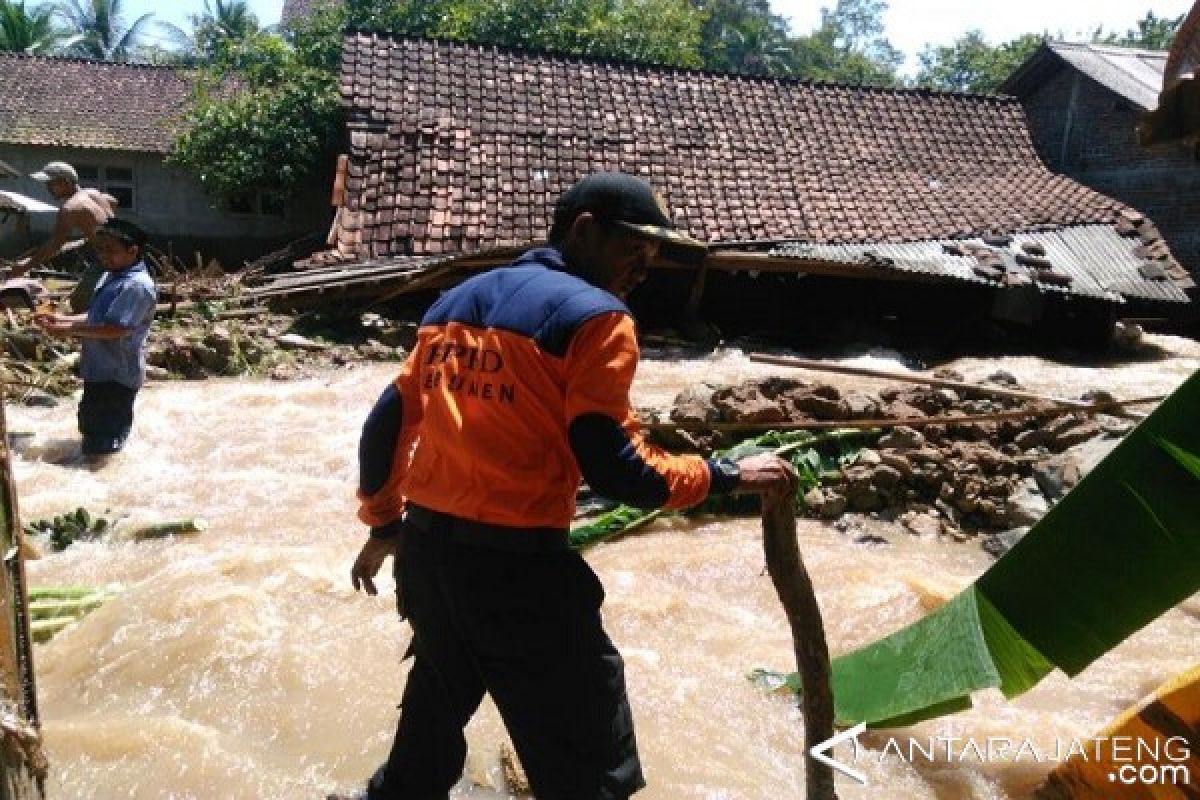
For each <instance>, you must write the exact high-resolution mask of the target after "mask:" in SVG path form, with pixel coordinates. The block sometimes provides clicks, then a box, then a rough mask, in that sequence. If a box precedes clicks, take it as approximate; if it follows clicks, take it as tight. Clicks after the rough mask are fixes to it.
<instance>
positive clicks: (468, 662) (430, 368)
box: [332, 173, 795, 800]
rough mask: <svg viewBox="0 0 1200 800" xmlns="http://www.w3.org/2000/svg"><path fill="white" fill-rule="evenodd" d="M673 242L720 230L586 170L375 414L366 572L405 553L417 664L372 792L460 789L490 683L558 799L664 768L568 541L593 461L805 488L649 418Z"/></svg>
mask: <svg viewBox="0 0 1200 800" xmlns="http://www.w3.org/2000/svg"><path fill="white" fill-rule="evenodd" d="M663 242H669V243H672V244H674V245H676V246H684V247H698V248H703V247H704V245H703V244H701V243H700V242H696V241H695V240H692V239H690V238H688V237H686V236H684V235H682V234H681V233H679V232H677V231H675V230H673V229H672V227H671V220H670V218H669V216H668V213H667V210H666V205H665V203H663V201H662V200H661V198H660V197H658V196H657V195H656V194H655V193H654V191H653V190H652V189H651V187H650V185H649V184H648V183H646V182H645V181H643V180H641V179H640V178H636V177H634V176H630V175H625V174H620V173H596V174H593V175H589V176H588V177H585V178H583V179H582V180H580V181H579V182H578V183H577V184H576V185H575V186H573V187H572V188H571V189H569V190H568V191H567V192H565V193H564V194H563V195H562V196H561V197H560V198H559V200H558V202H557V204H556V206H555V210H554V220H553V227H552V229H551V231H550V235H549V245H550V246H548V247H543V248H538V249H534V250H530V251H529V252H526V253H525V254H524V255H522V256H521V257H520V258H518V259H517V260H516V261H515V262H514V263H513V264H511V265H510V266H508V267H506V268H503V269H497V270H493V271H491V272H488V273H485V274H482V275H479V276H477V277H474V278H472V279H470V280H468V281H466V282H464V283H463V284H461V285H460V286H458V287H457V288H455V289H453V290H451V291H449V292H447V293H446V294H445V295H443V296H442V297H441V299H439V300H438V301H437V302H436V303H435V304H434V305H433V306H432V307H431V308H430V309H429V311H428V312H427V313H426V314H425V317H424V319H423V321H422V323H421V326H420V329H419V332H418V340H417V343H416V345H415V347H414V348H413V351H412V353H411V354H410V356H409V358H408V359H407V361H406V362H405V363H404V366H403V367H402V368H401V371H400V375H399V377H398V378H397V379H396V381H395V383H394V384H393V385H391V386H389V387H388V388H387V389H386V390H385V391H384V393H383V395H382V396H381V397H380V398H379V401H378V403H377V404H376V406H375V408H374V409H373V410H372V412H371V413H370V415H369V416H368V418H367V420H366V423H365V424H364V426H363V431H362V438H361V441H360V445H359V463H360V486H359V497H360V500H361V508H360V511H359V518H360V519H361V520H362V521H363V522H364V523H365V524H367V525H368V526H370V535H369V537H368V539H367V542H366V544H364V545H363V547H362V550H361V552H360V553H359V555H358V558H357V560H356V561H355V563H354V566H353V568H352V571H351V580H352V583H353V585H354V588H355V589H356V590H357V589H359V588H362V589H364V590H365V591H366V592H367V593H368V594H372V595H373V594H375V593H376V588H375V584H374V578H375V576H376V574H377V573H378V571H379V569H380V568H381V566H382V565H383V563H384V561H385V560H386V558H387V557H388V556H393V557H394V564H393V566H394V574H395V579H396V593H397V605H398V608H399V611H400V613H401V615H402V616H407V617H408V619H409V621H410V622H411V624H412V628H413V643H412V653H413V654H414V661H413V665H412V670H411V672H410V673H409V676H408V682H407V685H406V687H405V689H404V696H403V705H402V709H403V710H402V713H401V716H400V722H399V726H398V729H397V731H396V736H395V740H394V743H393V745H392V750H391V753H390V755H389V756H388V759H387V762H386V763H385V764H384V765H383V766H382V767H380V769H379V770H378V771H377V772H376V773H375V775H374V776H373V777H372V778H371V780H370V781H369V783H368V787H367V791H366V795H365V796H366V797H367V798H370V799H371V800H383V799H384V798H405V799H406V800H414V799H415V798H421V799H422V800H427V799H428V798H445V797H447V794H448V792H449V790H450V788H451V787H452V786H453V785H454V784H455V783H456V782H457V781H458V780H459V778H460V776H461V774H462V770H463V764H464V759H465V756H466V741H465V739H464V738H463V726H465V725H466V724H467V722H468V720H469V719H470V718H471V716H472V715H473V714H474V712H475V710H476V708H478V706H479V703H480V702H481V700H482V698H483V695H484V693H485V692H487V693H489V694H490V695H491V696H492V699H493V700H494V701H495V703H496V706H497V708H498V709H499V710H500V714H501V716H502V717H503V719H504V723H505V726H506V727H507V729H508V732H509V734H510V736H511V737H512V740H513V743H514V745H515V747H516V750H517V754H518V755H519V757H520V760H521V763H522V765H523V766H524V768H525V771H526V774H527V775H528V777H529V781H530V784H531V785H532V788H533V792H534V794H535V795H536V796H537V797H538V798H539V800H593V799H595V800H599V799H600V798H606V799H607V798H625V797H628V796H629V795H631V794H633V793H634V792H635V791H637V790H638V789H639V788H641V787H642V786H644V785H645V781H644V779H643V776H642V769H641V765H640V763H639V761H638V754H637V746H636V742H635V739H634V730H633V717H632V715H631V713H630V708H629V702H628V699H627V697H626V690H625V678H624V665H623V662H622V659H621V656H620V655H619V654H618V652H617V650H616V648H615V647H614V646H613V644H612V642H611V641H610V640H609V638H608V636H607V635H606V633H605V631H604V628H603V625H602V622H601V616H600V606H601V603H602V601H603V599H604V590H603V588H602V587H601V585H600V581H599V580H598V578H597V577H596V575H595V573H594V572H593V571H592V570H591V568H590V567H589V566H588V565H587V563H586V562H585V561H584V560H583V558H581V557H580V556H579V555H578V554H577V553H575V552H574V551H572V550H570V549H569V548H568V543H567V530H568V527H569V525H570V523H571V519H572V516H573V512H574V508H575V493H576V490H577V489H578V487H579V483H580V477H581V476H582V477H583V478H584V479H586V481H587V482H588V484H589V485H590V486H591V487H592V488H593V489H594V490H595V491H597V492H599V493H600V494H602V495H605V496H607V497H609V498H611V499H613V500H618V501H621V502H623V503H627V504H631V505H635V506H639V507H642V508H660V507H662V508H671V509H681V508H687V507H689V506H692V505H695V504H697V503H699V502H701V501H702V500H704V499H705V498H706V497H708V496H709V495H710V494H720V493H728V492H733V491H744V492H792V493H794V492H795V474H794V472H793V470H792V468H791V466H790V465H789V464H788V463H787V462H786V461H784V460H782V459H780V458H777V457H775V456H770V455H765V456H756V457H752V458H747V459H745V460H743V461H741V462H739V463H737V464H735V463H733V462H730V461H712V460H707V461H706V460H704V459H701V458H700V457H698V456H672V455H669V454H667V453H665V452H663V451H661V450H659V449H658V448H656V447H654V446H652V445H649V444H648V443H646V442H645V441H644V439H643V436H642V434H641V433H640V432H639V426H638V423H637V420H636V417H635V415H634V413H633V411H632V408H631V405H630V398H629V391H630V385H631V383H632V381H633V377H634V370H635V368H636V366H637V360H638V344H637V337H636V332H635V328H634V322H633V319H632V318H631V316H630V313H629V311H628V310H627V308H626V307H625V305H624V303H623V302H622V298H623V297H625V295H626V294H628V292H629V291H631V290H632V289H633V288H634V287H635V286H636V285H637V284H638V283H639V282H640V281H641V280H642V279H643V278H644V277H645V275H646V270H647V267H648V265H649V263H650V261H651V260H652V259H653V258H654V257H655V255H656V253H657V251H658V249H659V246H660V244H662V243H663ZM332 797H335V798H336V797H338V795H333V796H332Z"/></svg>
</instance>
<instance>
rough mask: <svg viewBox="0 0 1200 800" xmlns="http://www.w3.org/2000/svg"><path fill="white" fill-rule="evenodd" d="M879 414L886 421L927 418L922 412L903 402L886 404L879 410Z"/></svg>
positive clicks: (897, 401) (896, 401)
mask: <svg viewBox="0 0 1200 800" xmlns="http://www.w3.org/2000/svg"><path fill="white" fill-rule="evenodd" d="M880 414H881V415H882V416H883V417H885V418H887V419H921V418H922V417H925V416H927V415H926V414H925V412H924V411H922V410H921V409H919V408H917V407H915V406H912V405H909V404H908V403H906V402H904V401H903V400H895V401H893V402H891V403H888V404H887V405H886V406H884V407H883V408H882V409H881V410H880Z"/></svg>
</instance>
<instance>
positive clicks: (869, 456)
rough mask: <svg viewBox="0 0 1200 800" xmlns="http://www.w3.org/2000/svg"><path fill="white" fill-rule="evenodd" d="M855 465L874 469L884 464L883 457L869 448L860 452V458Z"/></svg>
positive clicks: (855, 461) (856, 459) (858, 457)
mask: <svg viewBox="0 0 1200 800" xmlns="http://www.w3.org/2000/svg"><path fill="white" fill-rule="evenodd" d="M854 463H855V464H858V465H861V466H864V467H874V466H876V465H878V464H882V463H883V457H882V456H880V455H879V453H878V452H877V451H875V450H872V449H871V448H869V447H864V448H863V449H862V450H859V451H858V456H857V458H855V460H854Z"/></svg>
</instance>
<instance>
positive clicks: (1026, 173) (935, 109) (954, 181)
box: [336, 33, 1122, 258]
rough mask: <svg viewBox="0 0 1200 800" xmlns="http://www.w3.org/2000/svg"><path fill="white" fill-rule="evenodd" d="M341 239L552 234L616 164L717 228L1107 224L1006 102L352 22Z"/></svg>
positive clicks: (691, 223)
mask: <svg viewBox="0 0 1200 800" xmlns="http://www.w3.org/2000/svg"><path fill="white" fill-rule="evenodd" d="M341 92H342V96H343V102H344V105H345V107H346V110H347V117H348V125H349V127H350V131H351V135H350V138H351V157H350V163H349V171H348V175H347V180H346V187H345V188H346V192H345V208H344V209H343V210H342V213H341V214H340V217H339V225H338V228H337V231H336V237H337V239H336V241H337V244H338V247H339V249H340V250H342V252H343V253H346V254H350V253H354V254H355V255H356V256H357V257H359V258H371V257H380V256H387V255H398V254H404V253H412V254H424V253H441V252H477V251H480V250H484V249H488V248H490V247H494V246H502V245H509V244H521V243H525V242H529V241H532V240H535V239H538V238H540V237H542V236H543V235H544V234H545V231H546V229H547V227H548V221H549V217H550V213H551V208H552V204H553V201H554V198H555V197H556V196H557V195H558V194H559V193H560V192H561V191H562V190H563V189H565V188H566V187H567V186H569V185H570V184H571V183H572V182H573V181H574V180H576V179H577V178H578V177H579V176H581V175H583V174H585V173H587V172H589V171H592V170H597V169H620V170H624V171H627V172H634V173H638V174H641V175H644V176H645V177H647V178H648V179H649V180H650V181H651V182H652V183H654V184H655V186H656V188H658V189H659V190H660V191H662V192H663V193H664V195H665V196H666V198H667V201H668V204H669V206H670V207H671V208H672V211H673V213H674V215H675V219H676V222H677V224H679V225H680V226H681V227H682V228H684V229H685V230H687V231H688V232H689V233H691V234H692V235H693V236H696V237H697V238H700V239H704V240H706V241H714V242H734V241H749V240H782V239H797V240H804V241H810V242H816V243H853V242H901V241H914V240H928V239H939V238H950V237H955V236H967V235H972V234H978V233H982V232H987V231H1009V232H1011V231H1017V230H1024V229H1029V228H1032V227H1035V226H1045V225H1051V226H1055V225H1057V226H1065V225H1079V224H1088V223H1109V222H1112V221H1113V220H1114V219H1115V216H1116V213H1117V211H1118V210H1119V209H1120V208H1121V207H1122V206H1121V205H1120V204H1119V203H1118V202H1117V201H1115V200H1113V199H1111V198H1108V197H1105V196H1103V195H1101V194H1098V193H1096V192H1094V191H1092V190H1091V189H1088V188H1086V187H1084V186H1082V185H1080V184H1078V183H1075V182H1074V181H1072V180H1070V179H1069V178H1066V177H1064V176H1060V175H1055V174H1054V173H1052V172H1050V171H1049V170H1047V169H1046V168H1045V167H1044V166H1043V165H1042V163H1041V162H1040V161H1039V160H1038V157H1037V155H1036V153H1035V151H1034V148H1033V144H1032V142H1031V140H1030V136H1029V132H1028V130H1027V128H1026V125H1025V118H1024V113H1023V111H1022V109H1021V106H1020V105H1019V103H1018V102H1017V101H1016V100H1014V99H1011V98H997V97H984V96H974V95H963V94H950V93H938V92H930V91H927V90H885V89H877V88H864V87H852V86H838V85H826V84H812V83H805V82H798V81H783V80H773V79H761V78H748V77H740V76H732V75H722V74H715V73H709V72H702V71H689V70H676V69H667V68H657V67H649V66H642V65H634V64H627V63H614V62H606V61H601V60H591V59H584V58H574V57H567V56H558V55H549V54H544V53H531V52H521V51H514V50H505V49H499V48H495V47H487V46H476V45H463V44H456V43H448V42H440V41H430V40H421V39H405V38H394V39H392V38H387V37H383V36H378V35H371V34H353V33H352V34H349V35H348V36H347V38H346V40H345V44H344V51H343V65H342V75H341Z"/></svg>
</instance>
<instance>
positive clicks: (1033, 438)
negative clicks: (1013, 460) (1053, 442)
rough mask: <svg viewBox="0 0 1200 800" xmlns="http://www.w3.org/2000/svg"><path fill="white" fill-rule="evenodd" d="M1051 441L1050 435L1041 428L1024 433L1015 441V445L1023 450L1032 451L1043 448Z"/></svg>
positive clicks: (1018, 435)
mask: <svg viewBox="0 0 1200 800" xmlns="http://www.w3.org/2000/svg"><path fill="white" fill-rule="evenodd" d="M1049 441H1050V434H1048V433H1046V431H1044V430H1042V429H1041V428H1034V429H1033V430H1030V431H1022V432H1021V433H1018V434H1017V436H1016V438H1015V439H1013V444H1015V445H1016V446H1017V447H1019V448H1021V449H1022V450H1032V449H1033V448H1035V447H1041V446H1043V445H1045V444H1046V443H1047V442H1049Z"/></svg>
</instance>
